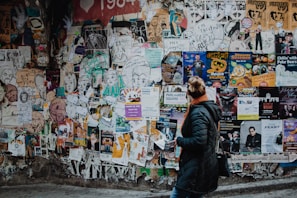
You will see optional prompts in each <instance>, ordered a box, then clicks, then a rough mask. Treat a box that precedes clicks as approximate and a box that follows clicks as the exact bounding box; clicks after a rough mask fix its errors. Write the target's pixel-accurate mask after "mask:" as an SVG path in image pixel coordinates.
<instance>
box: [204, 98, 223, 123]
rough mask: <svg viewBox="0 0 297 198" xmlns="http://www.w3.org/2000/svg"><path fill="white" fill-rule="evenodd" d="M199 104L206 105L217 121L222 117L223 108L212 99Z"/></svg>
mask: <svg viewBox="0 0 297 198" xmlns="http://www.w3.org/2000/svg"><path fill="white" fill-rule="evenodd" d="M199 105H203V106H205V108H206V109H207V110H208V111H209V113H210V115H211V116H212V117H213V120H214V121H215V122H218V121H220V120H221V118H222V110H221V109H220V107H219V106H218V105H217V104H216V103H215V102H214V101H212V100H209V101H205V102H201V103H200V104H199Z"/></svg>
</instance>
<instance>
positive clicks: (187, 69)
mask: <svg viewBox="0 0 297 198" xmlns="http://www.w3.org/2000/svg"><path fill="white" fill-rule="evenodd" d="M182 60H183V68H184V69H183V70H184V71H183V74H184V76H183V83H184V84H185V83H187V82H188V80H189V78H190V77H192V76H199V77H200V78H202V79H204V80H205V79H206V70H205V68H206V67H205V64H206V52H183V58H182Z"/></svg>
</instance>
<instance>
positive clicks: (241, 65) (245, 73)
mask: <svg viewBox="0 0 297 198" xmlns="http://www.w3.org/2000/svg"><path fill="white" fill-rule="evenodd" d="M228 61H229V72H230V77H229V86H230V87H237V88H247V87H251V85H252V53H250V52H230V53H229V59H228Z"/></svg>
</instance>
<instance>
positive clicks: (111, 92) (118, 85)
mask: <svg viewBox="0 0 297 198" xmlns="http://www.w3.org/2000/svg"><path fill="white" fill-rule="evenodd" d="M104 83H105V85H104V90H103V93H102V95H103V96H113V97H118V96H119V95H120V92H121V89H122V88H124V83H123V80H122V76H121V75H118V72H117V70H114V69H112V68H110V69H108V70H107V71H106V72H105V74H104Z"/></svg>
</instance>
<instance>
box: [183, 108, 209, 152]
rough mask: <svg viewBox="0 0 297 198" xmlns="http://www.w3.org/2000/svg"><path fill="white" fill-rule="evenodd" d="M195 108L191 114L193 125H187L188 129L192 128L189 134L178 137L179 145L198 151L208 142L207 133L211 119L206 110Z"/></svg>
mask: <svg viewBox="0 0 297 198" xmlns="http://www.w3.org/2000/svg"><path fill="white" fill-rule="evenodd" d="M198 109H200V108H197V109H193V111H192V112H191V114H190V115H189V116H190V123H192V124H191V127H187V129H188V130H191V131H192V132H191V133H190V135H189V136H187V137H178V138H177V145H178V146H181V147H182V148H183V149H186V150H193V151H198V150H201V149H202V148H203V147H205V146H206V144H207V133H208V125H209V120H208V118H207V115H206V114H205V112H203V111H201V110H198Z"/></svg>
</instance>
